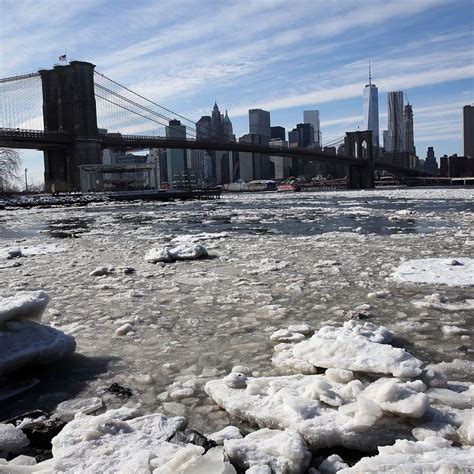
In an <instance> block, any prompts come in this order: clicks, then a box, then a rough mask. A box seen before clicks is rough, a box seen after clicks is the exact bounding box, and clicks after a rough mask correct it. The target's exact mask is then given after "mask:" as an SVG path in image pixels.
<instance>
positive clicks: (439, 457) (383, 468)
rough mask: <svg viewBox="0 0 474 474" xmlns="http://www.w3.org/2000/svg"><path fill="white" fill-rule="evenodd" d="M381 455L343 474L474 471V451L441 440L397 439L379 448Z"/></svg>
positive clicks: (368, 458) (363, 461)
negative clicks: (390, 444) (392, 443)
mask: <svg viewBox="0 0 474 474" xmlns="http://www.w3.org/2000/svg"><path fill="white" fill-rule="evenodd" d="M378 450H379V454H378V455H377V456H373V457H367V458H362V459H361V460H360V461H359V462H358V463H357V464H356V465H355V466H353V467H351V468H347V469H343V470H341V471H339V473H340V474H349V473H351V474H352V473H360V474H362V473H366V472H376V473H380V472H420V473H421V472H440V473H441V472H443V473H444V472H446V473H447V472H453V473H454V472H473V471H474V448H472V447H461V448H455V447H452V446H451V443H450V442H449V441H447V440H445V439H441V438H439V437H432V438H427V439H426V440H425V441H416V442H414V441H407V440H397V441H396V442H395V444H394V445H393V446H382V447H379V448H378Z"/></svg>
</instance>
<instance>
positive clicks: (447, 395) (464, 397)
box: [426, 386, 474, 409]
mask: <svg viewBox="0 0 474 474" xmlns="http://www.w3.org/2000/svg"><path fill="white" fill-rule="evenodd" d="M472 388H474V386H472ZM426 395H428V397H429V398H430V400H431V401H432V402H433V403H441V404H443V405H447V406H449V407H452V408H461V409H464V408H472V406H473V395H474V390H466V391H465V392H461V393H459V392H455V391H454V390H450V389H449V388H430V389H429V390H427V391H426Z"/></svg>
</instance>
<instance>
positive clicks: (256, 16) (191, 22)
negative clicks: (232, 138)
mask: <svg viewBox="0 0 474 474" xmlns="http://www.w3.org/2000/svg"><path fill="white" fill-rule="evenodd" d="M473 25H474V0H385V1H382V0H323V1H320V0H293V1H292V2H288V1H287V0H285V1H282V0H247V1H245V0H239V1H232V0H224V1H222V0H221V1H214V0H212V1H211V0H200V1H195V0H148V1H146V0H136V1H134V2H132V1H129V0H127V1H125V0H114V1H112V0H108V1H106V0H102V1H101V0H81V1H80V2H79V1H77V0H74V1H69V0H63V1H60V0H42V1H41V2H38V1H37V0H14V1H12V0H0V69H1V72H0V76H1V77H6V76H11V75H17V74H23V73H28V72H33V71H36V70H38V69H40V68H48V67H51V66H52V65H53V64H54V63H55V62H57V59H58V56H59V55H60V54H63V53H64V52H67V56H68V59H69V60H71V59H77V60H84V61H91V62H93V63H94V64H96V65H97V70H98V71H100V72H102V73H104V74H106V75H107V76H109V77H111V78H113V79H115V80H117V81H118V82H120V83H122V84H125V85H127V86H129V87H130V88H132V89H133V90H136V91H137V92H140V93H142V94H143V95H145V96H146V97H149V98H150V99H153V100H156V101H157V102H159V103H160V104H163V105H165V106H166V107H168V108H170V109H172V110H175V111H177V112H180V113H182V114H183V115H185V116H187V117H191V118H193V119H196V120H197V119H198V118H199V117H200V116H201V115H203V114H209V113H210V110H211V107H212V105H213V103H214V100H217V102H218V104H219V106H220V107H221V109H225V108H227V109H228V111H229V116H230V118H231V119H232V121H233V124H234V130H235V132H236V135H237V136H239V135H242V134H244V133H246V132H247V131H248V118H247V111H248V109H249V108H254V107H262V108H265V109H267V110H270V112H271V120H272V125H282V126H284V127H286V128H287V129H290V130H291V128H293V127H294V126H295V124H296V123H299V122H301V121H302V118H303V112H302V111H303V110H304V109H319V110H320V113H321V125H322V134H323V142H328V141H330V140H331V139H332V138H336V137H339V136H341V135H343V133H344V132H345V131H346V130H354V129H357V127H358V126H360V127H361V128H363V121H362V92H363V87H364V85H365V84H366V82H367V64H368V60H369V59H370V60H371V62H372V76H373V82H374V83H375V84H376V85H377V86H378V88H379V104H380V126H381V129H383V128H386V121H387V118H386V92H387V91H391V90H403V91H405V92H406V93H407V95H408V98H409V101H410V103H411V104H412V105H413V110H414V116H415V144H416V147H417V152H418V155H419V156H420V157H422V158H423V157H425V156H426V148H427V147H428V146H434V147H435V152H436V156H438V157H439V156H441V155H443V154H444V153H448V154H450V153H458V154H462V106H463V105H466V104H470V103H474V30H473ZM23 160H24V166H25V167H27V168H28V169H29V173H30V176H31V177H32V178H33V179H34V181H36V182H40V181H41V180H42V174H43V164H42V155H41V154H40V153H38V152H30V151H24V152H23Z"/></svg>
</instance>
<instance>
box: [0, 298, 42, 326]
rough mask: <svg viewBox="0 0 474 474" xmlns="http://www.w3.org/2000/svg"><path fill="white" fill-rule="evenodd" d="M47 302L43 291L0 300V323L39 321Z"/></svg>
mask: <svg viewBox="0 0 474 474" xmlns="http://www.w3.org/2000/svg"><path fill="white" fill-rule="evenodd" d="M49 300H50V298H49V295H48V293H46V291H43V290H40V291H37V292H35V293H17V294H16V295H15V296H10V297H4V298H0V323H2V322H5V321H13V320H21V319H32V320H35V321H41V316H42V314H43V313H44V311H45V309H46V307H47V306H48V303H49Z"/></svg>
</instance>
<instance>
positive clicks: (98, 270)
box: [89, 267, 115, 276]
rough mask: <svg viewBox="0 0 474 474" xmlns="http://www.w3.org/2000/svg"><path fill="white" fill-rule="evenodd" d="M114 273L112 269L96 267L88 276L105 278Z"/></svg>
mask: <svg viewBox="0 0 474 474" xmlns="http://www.w3.org/2000/svg"><path fill="white" fill-rule="evenodd" d="M114 271H115V268H114V267H97V268H96V269H95V270H93V271H92V272H90V273H89V276H105V275H110V274H111V273H113V272H114Z"/></svg>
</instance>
